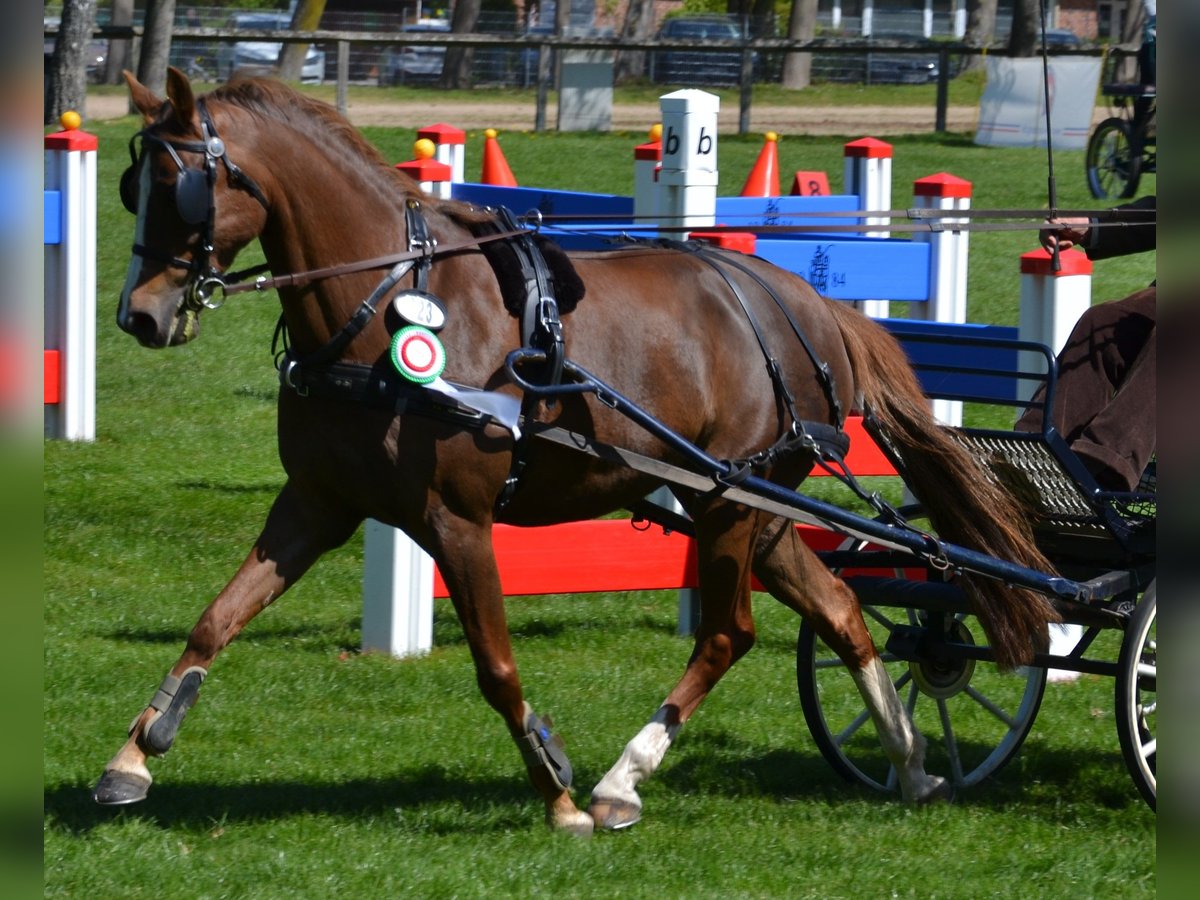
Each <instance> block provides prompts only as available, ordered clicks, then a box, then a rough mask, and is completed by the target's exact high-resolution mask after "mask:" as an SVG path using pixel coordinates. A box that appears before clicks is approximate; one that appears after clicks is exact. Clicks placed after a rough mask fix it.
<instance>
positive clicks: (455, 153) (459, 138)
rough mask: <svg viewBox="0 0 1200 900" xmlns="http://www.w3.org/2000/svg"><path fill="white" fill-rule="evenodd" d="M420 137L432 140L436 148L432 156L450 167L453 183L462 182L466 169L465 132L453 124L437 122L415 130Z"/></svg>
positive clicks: (418, 138)
mask: <svg viewBox="0 0 1200 900" xmlns="http://www.w3.org/2000/svg"><path fill="white" fill-rule="evenodd" d="M422 138H428V139H429V140H431V141H433V144H434V146H435V147H436V148H437V149H436V150H435V151H434V154H433V158H434V159H436V160H437V161H438V162H440V163H445V164H446V165H448V166H449V167H450V180H451V181H453V182H454V183H455V184H462V183H463V181H464V180H465V175H464V172H465V171H466V146H467V133H466V132H465V131H463V130H462V129H459V128H455V127H454V126H453V125H447V124H446V123H444V122H439V123H438V124H437V125H430V126H429V127H427V128H422V129H420V130H419V131H418V132H417V140H421V139H422Z"/></svg>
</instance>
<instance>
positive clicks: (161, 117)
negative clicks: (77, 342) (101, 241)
mask: <svg viewBox="0 0 1200 900" xmlns="http://www.w3.org/2000/svg"><path fill="white" fill-rule="evenodd" d="M125 80H126V81H127V82H128V84H129V92H130V96H131V97H132V98H133V105H134V106H135V107H136V108H137V109H138V111H139V112H140V113H141V114H142V118H143V120H144V123H145V127H144V128H143V129H142V130H141V131H139V132H138V133H137V134H136V135H134V137H133V138H132V139H131V140H130V143H129V152H130V157H131V160H132V161H131V163H130V166H129V168H128V169H126V171H125V174H124V175H122V176H121V200H122V202H123V203H124V204H125V207H126V208H127V209H128V210H129V211H130V212H132V213H133V214H134V215H136V216H137V225H136V229H135V236H134V245H133V258H132V259H131V260H130V263H129V272H128V274H127V276H126V278H125V286H124V288H123V289H122V290H121V301H120V305H119V307H118V309H117V324H118V325H119V326H120V327H121V329H122V330H123V331H126V332H128V333H129V334H131V335H133V336H134V337H136V338H137V339H138V341H139V342H140V343H142V344H143V345H144V346H146V347H167V346H171V345H175V344H183V343H186V342H187V341H190V340H191V339H192V338H194V337H196V335H197V334H198V333H199V327H200V326H199V320H200V312H201V311H202V310H203V309H205V308H213V307H215V306H217V305H219V302H218V300H217V294H218V293H219V292H220V289H221V281H220V274H221V272H223V271H224V270H225V269H226V268H228V266H229V264H230V263H232V261H233V259H234V257H235V256H236V255H237V253H238V251H239V250H241V249H242V247H244V246H245V245H246V244H248V243H249V242H250V241H251V240H253V239H254V238H255V237H256V236H257V235H258V234H259V232H261V230H262V228H263V225H264V223H265V221H266V215H267V208H268V207H267V199H266V197H265V195H264V194H263V192H262V189H261V188H260V187H259V186H258V184H257V183H256V182H255V181H254V180H253V179H252V178H251V177H249V176H248V175H247V174H246V173H244V172H243V171H242V170H241V169H240V168H239V167H238V166H237V165H236V164H234V163H233V162H231V161H230V159H229V155H228V147H227V146H226V144H225V141H224V140H223V139H222V137H221V136H220V135H219V134H218V133H217V128H216V125H215V123H214V121H213V118H212V114H211V112H210V111H209V109H208V107H207V105H206V103H205V99H204V98H203V97H201V98H199V99H197V98H196V97H195V96H194V95H193V93H192V87H191V84H190V83H189V82H188V80H187V77H186V76H185V75H184V74H183V73H182V72H180V71H179V70H178V69H174V68H172V69H170V70H168V73H167V99H166V100H162V99H160V98H159V97H157V96H155V94H154V93H153V92H152V91H150V90H149V89H148V88H147V87H146V86H145V85H143V84H141V83H140V82H138V80H137V79H136V78H134V77H133V75H132V74H130V73H129V72H126V73H125ZM139 141H140V147H139V146H138V144H139Z"/></svg>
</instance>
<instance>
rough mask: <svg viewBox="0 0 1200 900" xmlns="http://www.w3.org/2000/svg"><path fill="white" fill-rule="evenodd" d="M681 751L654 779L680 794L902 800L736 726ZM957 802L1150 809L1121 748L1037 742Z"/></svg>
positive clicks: (967, 748) (1065, 813) (693, 738)
mask: <svg viewBox="0 0 1200 900" xmlns="http://www.w3.org/2000/svg"><path fill="white" fill-rule="evenodd" d="M960 749H961V750H962V751H963V754H964V756H967V757H969V756H970V754H972V753H978V752H979V751H985V752H986V751H990V750H991V749H993V748H992V747H990V746H989V747H982V746H975V745H973V744H971V743H969V742H966V743H962V744H960ZM1026 751H1028V752H1026ZM675 752H676V753H679V754H680V756H679V757H677V758H674V759H672V758H671V757H670V756H668V758H667V764H666V765H665V766H664V767H663V770H662V771H661V772H660V773H658V774H656V775H655V781H656V782H661V783H663V784H664V785H666V786H668V787H669V788H670V789H671V790H672V791H675V792H678V793H681V794H697V795H703V794H713V795H719V796H724V797H729V798H735V799H736V798H738V797H763V796H766V797H770V796H776V797H779V798H780V799H781V800H782V799H802V800H815V801H820V802H825V803H831V804H839V803H847V802H853V801H863V800H866V801H868V802H874V803H882V804H886V803H899V802H900V796H899V794H893V795H888V794H883V793H881V792H879V791H877V790H875V789H873V788H870V787H867V786H866V785H864V784H861V783H859V782H857V781H853V782H851V781H847V780H845V779H843V778H842V777H841V776H840V775H838V774H837V773H835V772H834V771H833V769H832V768H831V767H830V766H829V764H828V763H827V762H826V761H825V759H824V757H822V756H821V754H820V753H819V752H818V751H817V750H816V749H815V748H813V749H800V750H769V751H766V752H763V749H762V748H761V747H758V746H756V745H754V744H751V743H750V742H748V741H746V740H745V739H743V738H740V737H738V736H737V735H735V734H733V733H731V732H728V731H716V732H713V731H706V732H703V733H701V732H696V733H694V734H692V735H690V736H685V737H683V738H681V741H680V745H679V746H678V747H677V748H676V750H675ZM955 803H956V804H957V805H961V806H964V807H967V808H980V809H989V810H996V811H999V810H1008V809H1012V808H1014V807H1020V809H1022V810H1027V811H1029V812H1031V813H1032V814H1035V815H1040V816H1042V817H1043V818H1045V819H1047V820H1048V821H1058V820H1059V819H1060V818H1064V817H1065V818H1071V817H1073V816H1075V815H1077V812H1078V809H1077V805H1078V804H1080V803H1083V804H1088V805H1094V806H1095V807H1097V808H1102V809H1108V810H1123V809H1126V808H1130V809H1137V810H1143V811H1145V807H1144V804H1143V802H1142V800H1141V798H1140V796H1139V795H1138V793H1137V789H1136V788H1135V787H1134V785H1133V783H1132V781H1131V779H1130V777H1129V774H1128V771H1127V770H1126V768H1125V762H1124V760H1123V759H1122V756H1121V754H1120V752H1119V751H1114V752H1111V753H1096V752H1094V751H1089V752H1088V753H1087V754H1078V753H1073V752H1071V751H1069V750H1060V749H1048V748H1044V747H1042V748H1037V747H1032V746H1030V747H1027V748H1025V749H1024V750H1023V751H1022V752H1019V753H1018V754H1017V755H1016V756H1015V757H1014V758H1013V759H1011V760H1010V761H1009V763H1008V765H1006V766H1005V767H1003V768H1001V769H1000V770H998V771H996V772H993V773H992V774H991V775H990V776H989V777H988V778H985V779H984V780H983V781H982V782H981V783H980V784H978V785H976V786H974V787H971V788H967V789H964V790H962V791H960V792H959V793H958V796H957V797H956V799H955ZM1072 810H1074V811H1072Z"/></svg>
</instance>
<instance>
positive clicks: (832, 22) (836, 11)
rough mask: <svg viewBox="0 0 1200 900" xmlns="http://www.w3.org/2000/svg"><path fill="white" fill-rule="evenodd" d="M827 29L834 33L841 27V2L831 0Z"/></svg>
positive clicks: (840, 0) (839, 0)
mask: <svg viewBox="0 0 1200 900" xmlns="http://www.w3.org/2000/svg"><path fill="white" fill-rule="evenodd" d="M829 27H830V28H832V29H833V30H834V31H837V30H838V29H839V28H841V27H842V0H833V10H832V11H831V12H830V14H829Z"/></svg>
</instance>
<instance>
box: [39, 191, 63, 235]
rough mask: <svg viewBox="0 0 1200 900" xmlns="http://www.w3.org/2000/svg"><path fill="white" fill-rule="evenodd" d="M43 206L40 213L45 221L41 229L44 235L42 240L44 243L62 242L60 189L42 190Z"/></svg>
mask: <svg viewBox="0 0 1200 900" xmlns="http://www.w3.org/2000/svg"><path fill="white" fill-rule="evenodd" d="M42 195H43V198H44V199H43V201H42V203H43V206H44V207H45V211H44V213H43V215H42V218H43V221H44V222H45V223H46V224H45V226H44V228H43V230H44V231H45V237H44V238H43V240H42V243H44V244H61V243H62V193H61V192H60V191H42Z"/></svg>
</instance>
